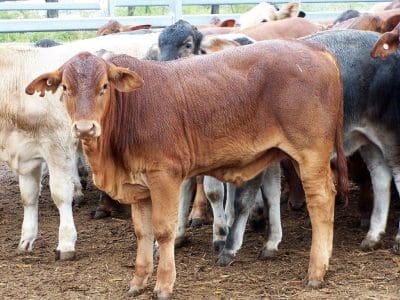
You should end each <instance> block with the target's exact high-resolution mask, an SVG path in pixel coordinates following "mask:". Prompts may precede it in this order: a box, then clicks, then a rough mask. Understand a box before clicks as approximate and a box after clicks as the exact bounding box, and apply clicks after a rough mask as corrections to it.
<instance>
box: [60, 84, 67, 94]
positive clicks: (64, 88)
mask: <svg viewBox="0 0 400 300" xmlns="http://www.w3.org/2000/svg"><path fill="white" fill-rule="evenodd" d="M61 87H62V90H63V92H65V91H66V90H67V86H66V85H65V84H62V85H61Z"/></svg>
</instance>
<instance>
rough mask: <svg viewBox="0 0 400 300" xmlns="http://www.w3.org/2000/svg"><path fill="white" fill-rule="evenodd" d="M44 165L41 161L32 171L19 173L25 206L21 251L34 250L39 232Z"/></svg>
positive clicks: (20, 243) (19, 247) (19, 249)
mask: <svg viewBox="0 0 400 300" xmlns="http://www.w3.org/2000/svg"><path fill="white" fill-rule="evenodd" d="M41 174H42V166H41V163H39V164H38V165H37V166H36V167H35V168H33V169H32V170H31V172H30V173H28V174H24V175H19V189H20V191H21V200H22V204H23V206H24V220H23V222H22V230H21V239H20V242H19V245H18V251H19V252H25V251H32V247H33V243H34V241H35V239H36V237H37V233H38V200H39V194H40V190H41V183H40V181H41Z"/></svg>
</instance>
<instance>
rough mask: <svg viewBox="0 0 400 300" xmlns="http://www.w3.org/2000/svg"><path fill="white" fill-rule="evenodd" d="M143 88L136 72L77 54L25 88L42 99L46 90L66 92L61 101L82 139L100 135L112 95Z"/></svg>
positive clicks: (30, 93)
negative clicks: (115, 91)
mask: <svg viewBox="0 0 400 300" xmlns="http://www.w3.org/2000/svg"><path fill="white" fill-rule="evenodd" d="M142 85H143V80H142V78H141V77H140V76H139V75H138V74H136V73H135V72H133V71H131V70H129V69H127V68H122V67H117V66H115V65H113V64H111V63H108V62H106V61H105V60H103V59H102V58H100V57H97V56H95V55H93V54H91V53H89V52H82V53H79V54H77V55H75V56H74V57H73V58H71V59H70V60H69V61H67V62H66V63H65V64H64V65H62V66H61V67H60V68H59V69H57V70H56V71H53V72H50V73H45V74H42V75H40V76H39V77H37V78H36V79H35V80H33V81H32V82H31V83H30V84H29V85H28V86H27V87H26V89H25V91H26V93H27V94H29V95H33V94H34V93H35V91H37V92H40V96H41V97H43V96H44V95H45V91H46V90H47V91H52V92H55V91H56V90H57V89H58V87H59V86H61V87H62V89H63V94H62V98H61V99H62V101H63V102H64V105H65V107H66V108H67V111H68V114H69V116H70V117H71V120H72V132H73V133H74V134H75V135H76V136H77V137H79V138H82V139H89V138H95V137H99V136H100V135H101V124H102V120H103V117H104V115H105V114H106V112H107V110H108V109H109V106H110V102H111V101H112V100H114V101H115V98H112V94H111V93H112V92H113V91H114V89H117V90H118V91H121V92H131V91H133V90H135V89H137V88H139V87H141V86H142Z"/></svg>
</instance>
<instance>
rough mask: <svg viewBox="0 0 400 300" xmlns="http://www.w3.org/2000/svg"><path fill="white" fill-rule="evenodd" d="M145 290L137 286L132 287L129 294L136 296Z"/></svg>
mask: <svg viewBox="0 0 400 300" xmlns="http://www.w3.org/2000/svg"><path fill="white" fill-rule="evenodd" d="M143 292H144V289H139V288H136V287H130V288H129V291H128V296H130V297H136V296H139V295H140V294H142V293H143Z"/></svg>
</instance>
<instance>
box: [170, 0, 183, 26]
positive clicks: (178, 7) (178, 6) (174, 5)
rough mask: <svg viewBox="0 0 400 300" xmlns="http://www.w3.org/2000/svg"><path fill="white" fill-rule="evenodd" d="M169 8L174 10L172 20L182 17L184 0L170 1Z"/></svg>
mask: <svg viewBox="0 0 400 300" xmlns="http://www.w3.org/2000/svg"><path fill="white" fill-rule="evenodd" d="M169 8H170V9H171V11H172V15H173V16H172V22H173V23H175V22H176V21H178V20H180V19H182V0H171V1H170V3H169Z"/></svg>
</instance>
